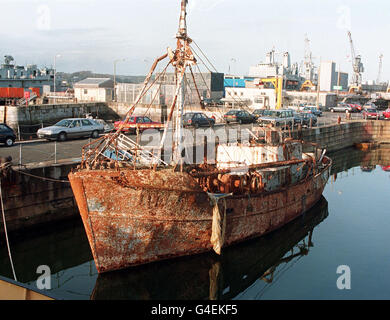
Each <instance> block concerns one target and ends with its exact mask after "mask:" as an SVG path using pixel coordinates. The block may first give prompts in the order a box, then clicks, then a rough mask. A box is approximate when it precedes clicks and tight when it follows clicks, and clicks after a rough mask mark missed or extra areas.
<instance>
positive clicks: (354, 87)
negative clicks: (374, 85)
mask: <svg viewBox="0 0 390 320" xmlns="http://www.w3.org/2000/svg"><path fill="white" fill-rule="evenodd" d="M348 38H349V43H350V45H351V58H352V68H353V77H352V84H351V86H350V87H349V92H350V93H353V92H361V91H362V73H363V72H364V67H363V63H362V58H361V56H360V55H356V54H355V48H354V46H353V41H352V35H351V32H350V31H348Z"/></svg>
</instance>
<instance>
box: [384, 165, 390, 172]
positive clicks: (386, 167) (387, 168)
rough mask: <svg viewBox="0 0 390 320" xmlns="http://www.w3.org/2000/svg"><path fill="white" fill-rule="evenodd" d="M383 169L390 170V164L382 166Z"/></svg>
mask: <svg viewBox="0 0 390 320" xmlns="http://www.w3.org/2000/svg"><path fill="white" fill-rule="evenodd" d="M382 170H383V171H386V172H390V166H382Z"/></svg>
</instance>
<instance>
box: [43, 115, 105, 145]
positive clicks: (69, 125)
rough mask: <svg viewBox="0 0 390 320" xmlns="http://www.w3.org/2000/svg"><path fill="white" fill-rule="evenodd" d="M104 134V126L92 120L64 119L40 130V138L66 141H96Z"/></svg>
mask: <svg viewBox="0 0 390 320" xmlns="http://www.w3.org/2000/svg"><path fill="white" fill-rule="evenodd" d="M103 132H104V126H103V125H102V124H100V123H97V122H95V121H93V120H91V119H86V118H71V119H63V120H61V121H59V122H57V123H56V124H55V125H53V126H50V127H46V128H42V129H39V130H38V131H37V135H38V138H40V139H47V140H59V141H65V140H67V139H68V138H80V137H92V138H94V139H96V138H97V137H99V134H101V133H103Z"/></svg>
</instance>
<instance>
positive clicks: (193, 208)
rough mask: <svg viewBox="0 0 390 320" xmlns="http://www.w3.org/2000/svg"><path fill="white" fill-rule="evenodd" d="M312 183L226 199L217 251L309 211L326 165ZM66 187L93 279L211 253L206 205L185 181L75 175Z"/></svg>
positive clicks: (133, 174)
mask: <svg viewBox="0 0 390 320" xmlns="http://www.w3.org/2000/svg"><path fill="white" fill-rule="evenodd" d="M324 162H326V165H325V166H324V167H323V169H322V170H321V171H319V172H317V173H316V174H314V175H311V176H309V177H308V178H306V179H304V180H302V181H300V182H299V183H297V184H295V185H289V186H288V187H286V188H282V189H280V190H278V191H273V192H261V193H258V194H246V195H237V196H234V195H233V196H230V197H228V198H226V207H225V204H224V202H223V201H220V202H219V207H220V210H225V209H226V213H227V215H226V233H225V240H224V246H228V245H231V244H233V243H237V242H240V241H244V240H247V239H250V238H254V237H260V236H262V235H264V234H266V233H269V232H271V231H273V230H275V229H278V228H280V227H282V226H283V225H285V224H286V223H288V222H290V221H292V220H293V219H295V218H296V217H298V216H299V215H301V214H302V213H304V212H305V211H307V210H309V209H310V208H311V207H312V206H313V205H314V204H315V203H316V202H317V201H318V200H319V199H320V198H321V195H322V192H323V189H324V187H325V185H326V183H327V181H328V178H329V175H330V167H331V160H330V159H329V158H326V157H325V159H324ZM69 180H70V182H71V186H72V189H73V193H74V195H75V198H76V201H77V205H78V207H79V210H80V214H81V217H82V220H83V223H84V227H85V230H86V233H87V236H88V240H89V243H90V246H91V250H92V253H93V256H94V260H95V264H96V267H97V269H98V272H100V273H102V272H107V271H112V270H117V269H123V268H126V267H130V266H134V265H140V264H145V263H149V262H153V261H158V260H163V259H168V258H174V257H178V256H185V255H192V254H198V253H202V252H206V251H210V250H212V249H213V245H212V244H211V242H210V238H211V234H212V220H213V205H212V203H211V202H210V199H209V197H208V195H207V193H206V192H204V191H203V190H202V189H201V188H200V186H199V184H198V183H197V182H196V181H195V179H194V178H193V177H192V176H190V175H189V174H188V173H180V172H173V171H172V170H171V169H163V170H158V171H153V170H132V169H126V168H125V169H121V170H120V171H117V170H100V171H94V170H82V171H79V172H75V173H71V174H70V175H69Z"/></svg>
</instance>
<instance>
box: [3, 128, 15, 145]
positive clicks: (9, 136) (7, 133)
mask: <svg viewBox="0 0 390 320" xmlns="http://www.w3.org/2000/svg"><path fill="white" fill-rule="evenodd" d="M15 140H16V135H15V132H14V130H12V129H11V128H10V127H8V126H7V125H6V124H5V123H0V142H1V143H4V144H5V145H6V146H7V147H11V146H13V144H14V143H15Z"/></svg>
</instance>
